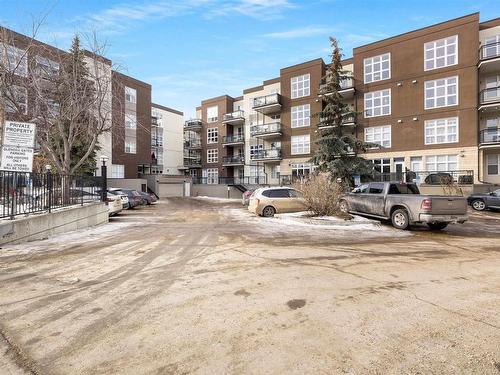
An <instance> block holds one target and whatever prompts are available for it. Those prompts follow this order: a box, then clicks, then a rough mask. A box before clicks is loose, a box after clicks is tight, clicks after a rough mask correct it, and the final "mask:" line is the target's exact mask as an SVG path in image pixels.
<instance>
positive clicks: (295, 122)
mask: <svg viewBox="0 0 500 375" xmlns="http://www.w3.org/2000/svg"><path fill="white" fill-rule="evenodd" d="M310 116H311V105H310V104H304V105H299V106H296V107H292V128H301V127H304V126H309V125H310V124H311V117H310Z"/></svg>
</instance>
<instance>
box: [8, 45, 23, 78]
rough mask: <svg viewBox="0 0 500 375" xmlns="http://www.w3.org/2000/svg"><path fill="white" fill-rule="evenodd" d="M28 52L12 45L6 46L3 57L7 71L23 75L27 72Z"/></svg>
mask: <svg viewBox="0 0 500 375" xmlns="http://www.w3.org/2000/svg"><path fill="white" fill-rule="evenodd" d="M27 55H28V54H27V53H26V51H24V50H22V49H19V48H17V47H14V46H6V48H5V57H4V58H5V59H6V66H8V69H9V72H12V73H14V74H17V75H19V76H23V77H25V76H26V75H27V74H28V56H27Z"/></svg>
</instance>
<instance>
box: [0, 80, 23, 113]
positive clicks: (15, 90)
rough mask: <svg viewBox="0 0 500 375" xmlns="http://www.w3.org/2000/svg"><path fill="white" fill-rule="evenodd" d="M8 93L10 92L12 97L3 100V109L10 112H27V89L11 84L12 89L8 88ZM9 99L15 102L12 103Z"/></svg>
mask: <svg viewBox="0 0 500 375" xmlns="http://www.w3.org/2000/svg"><path fill="white" fill-rule="evenodd" d="M9 94H11V95H12V96H13V98H8V99H6V100H5V111H6V112H10V113H16V112H19V113H21V114H27V113H28V91H27V90H26V88H25V87H21V86H12V90H10V92H9ZM9 96H10V95H9ZM11 99H12V100H13V101H15V103H13V102H12V101H11Z"/></svg>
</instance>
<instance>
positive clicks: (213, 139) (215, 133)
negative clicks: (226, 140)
mask: <svg viewBox="0 0 500 375" xmlns="http://www.w3.org/2000/svg"><path fill="white" fill-rule="evenodd" d="M217 142H219V129H218V128H208V129H207V143H217Z"/></svg>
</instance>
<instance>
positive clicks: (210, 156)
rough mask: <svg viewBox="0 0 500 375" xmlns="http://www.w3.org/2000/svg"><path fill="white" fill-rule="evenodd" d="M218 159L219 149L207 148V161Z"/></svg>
mask: <svg viewBox="0 0 500 375" xmlns="http://www.w3.org/2000/svg"><path fill="white" fill-rule="evenodd" d="M218 161H219V150H218V149H216V148H211V149H208V150H207V163H217V162H218Z"/></svg>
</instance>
